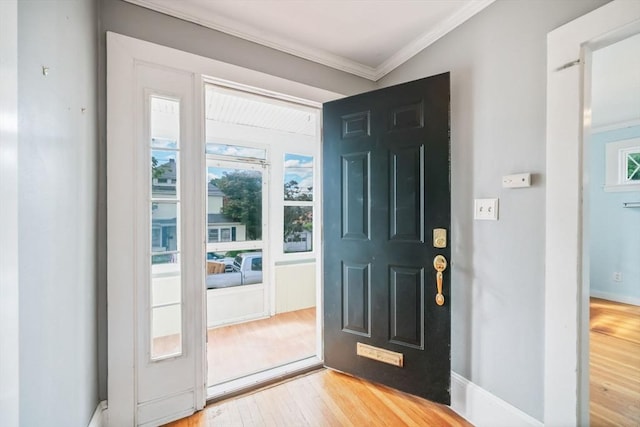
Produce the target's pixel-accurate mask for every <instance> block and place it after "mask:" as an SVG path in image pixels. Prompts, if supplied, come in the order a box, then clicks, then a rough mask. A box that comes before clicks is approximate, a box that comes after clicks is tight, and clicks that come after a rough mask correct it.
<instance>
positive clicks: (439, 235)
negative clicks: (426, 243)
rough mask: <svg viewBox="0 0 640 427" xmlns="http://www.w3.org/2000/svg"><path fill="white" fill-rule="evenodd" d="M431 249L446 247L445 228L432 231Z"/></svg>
mask: <svg viewBox="0 0 640 427" xmlns="http://www.w3.org/2000/svg"><path fill="white" fill-rule="evenodd" d="M433 247H434V248H446V247H447V229H446V228H434V229H433Z"/></svg>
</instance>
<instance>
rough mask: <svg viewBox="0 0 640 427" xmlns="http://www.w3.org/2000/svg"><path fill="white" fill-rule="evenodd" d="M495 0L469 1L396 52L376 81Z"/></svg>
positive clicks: (376, 76) (378, 70)
mask: <svg viewBox="0 0 640 427" xmlns="http://www.w3.org/2000/svg"><path fill="white" fill-rule="evenodd" d="M493 2H495V0H477V1H471V2H469V3H467V5H466V6H465V7H464V8H462V9H460V10H459V11H458V12H456V13H455V14H453V15H452V16H450V17H449V18H447V19H446V20H444V21H442V22H440V23H439V24H438V25H437V26H436V27H435V28H433V29H431V30H429V31H427V32H425V33H423V34H421V35H420V36H419V37H417V38H415V39H414V40H413V41H411V42H410V43H409V44H407V45H406V46H405V47H403V48H402V49H400V50H399V51H398V52H396V53H395V54H394V55H393V56H391V57H390V58H389V59H387V60H386V61H384V62H383V63H382V64H381V65H379V66H378V67H377V68H376V69H375V71H376V75H375V78H374V79H373V80H374V81H377V80H380V79H381V78H382V77H384V76H386V75H387V74H389V73H390V72H391V71H393V70H395V69H396V68H398V67H399V66H400V65H402V64H404V63H405V62H407V61H408V60H409V59H411V58H413V57H414V56H416V55H417V54H418V53H420V52H422V51H423V50H424V49H426V48H427V47H429V46H431V45H432V44H433V43H435V42H436V41H438V40H439V39H440V38H442V37H443V36H445V35H446V34H447V33H449V32H451V31H453V30H454V29H455V28H457V27H458V26H460V25H461V24H463V23H464V22H466V21H467V20H469V19H470V18H471V17H473V16H474V15H476V14H477V13H479V12H481V11H482V10H483V9H485V8H486V7H488V6H489V5H491V3H493Z"/></svg>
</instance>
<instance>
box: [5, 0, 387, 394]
mask: <svg viewBox="0 0 640 427" xmlns="http://www.w3.org/2000/svg"><path fill="white" fill-rule="evenodd" d="M0 1H1V0H0ZM106 31H113V32H115V33H119V34H124V35H127V36H130V37H135V38H137V39H140V40H146V41H149V42H153V43H157V44H161V45H164V46H169V47H173V48H176V49H180V50H182V51H185V52H190V53H194V54H197V55H201V56H205V57H208V58H213V59H216V60H219V61H223V62H227V63H229V64H234V65H239V66H241V67H245V68H249V69H252V70H256V71H261V72H263V73H267V74H270V75H273V76H278V77H282V78H286V79H289V80H293V81H297V82H301V83H304V84H307V85H310V86H314V87H318V88H322V89H326V90H331V91H335V92H337V93H344V94H347V95H350V94H356V93H361V92H366V91H368V90H373V89H375V87H376V85H375V83H374V82H371V81H369V80H366V79H363V78H360V77H357V76H353V75H351V74H347V73H344V72H342V71H338V70H335V69H333V68H329V67H325V66H323V65H319V64H316V63H313V62H310V61H307V60H304V59H301V58H298V57H295V56H292V55H289V54H286V53H283V52H280V51H277V50H274V49H271V48H267V47H264V46H261V45H258V44H255V43H251V42H248V41H245V40H241V39H239V38H236V37H233V36H229V35H227V34H224V33H221V32H218V31H214V30H211V29H209V28H206V27H202V26H200V25H197V24H193V23H190V22H186V21H183V20H180V19H177V18H173V17H170V16H166V15H163V14H161V13H157V12H154V11H151V10H149V9H145V8H142V7H139V6H135V5H132V4H130V3H127V2H124V1H121V0H100V45H99V51H100V53H99V67H98V68H99V71H98V72H99V76H100V77H99V93H100V103H99V109H100V112H99V117H100V118H99V126H100V130H99V135H100V145H99V147H100V148H99V149H100V153H99V159H100V160H99V163H98V177H97V178H98V193H99V196H98V225H99V228H98V330H99V340H98V357H99V367H100V368H99V370H100V387H99V390H100V398H101V399H106V398H107V376H106V375H107V305H106V295H107V279H106V277H107V274H106V235H107V234H106V233H107V231H106V179H107V177H106V142H105V140H106V130H105V123H106V114H105V110H106V95H105V93H106V86H105V84H106V77H105V73H106V65H105V64H106V35H105V32H106Z"/></svg>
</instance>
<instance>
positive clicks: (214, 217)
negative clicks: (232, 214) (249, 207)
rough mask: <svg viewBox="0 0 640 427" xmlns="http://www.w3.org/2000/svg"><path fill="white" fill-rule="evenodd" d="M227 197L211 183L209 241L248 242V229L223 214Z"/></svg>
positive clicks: (208, 202)
mask: <svg viewBox="0 0 640 427" xmlns="http://www.w3.org/2000/svg"><path fill="white" fill-rule="evenodd" d="M224 198H225V195H224V193H223V192H222V191H220V189H219V188H218V187H216V186H215V185H214V184H213V183H211V182H209V185H208V188H207V233H208V235H207V241H208V242H209V243H216V242H235V241H243V240H246V229H247V227H246V226H245V225H244V224H242V223H240V222H237V221H233V219H231V218H229V217H227V216H225V215H224V214H222V207H223V206H224Z"/></svg>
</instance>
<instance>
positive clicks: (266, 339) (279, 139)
mask: <svg viewBox="0 0 640 427" xmlns="http://www.w3.org/2000/svg"><path fill="white" fill-rule="evenodd" d="M204 93H205V96H204V101H205V106H204V108H205V110H204V115H205V140H206V155H205V157H206V160H205V162H206V165H205V168H204V169H205V171H204V177H203V179H204V180H205V186H204V188H205V189H206V190H205V192H206V195H204V197H206V202H205V206H206V212H205V213H203V214H204V215H205V217H206V236H205V239H206V240H205V241H206V245H205V254H203V256H204V257H205V258H206V274H205V285H206V288H207V289H206V306H207V314H206V317H207V319H206V325H207V362H208V363H207V365H208V369H207V372H208V373H207V386H208V393H207V394H208V398H210V399H215V398H217V397H221V396H227V395H228V394H229V393H234V392H238V391H240V390H243V389H245V388H247V387H255V386H256V385H257V384H260V383H263V382H266V381H271V380H273V379H274V378H280V377H282V376H283V375H288V374H293V373H296V372H299V371H301V370H306V369H310V368H312V367H316V366H319V365H320V364H321V362H322V357H321V355H322V351H321V350H322V348H321V337H320V334H319V333H318V331H319V330H320V328H319V325H320V319H319V316H318V315H317V313H320V311H317V310H316V306H317V305H318V302H319V301H320V297H319V295H320V286H319V283H320V282H319V280H318V277H319V271H320V270H319V257H320V244H319V242H320V233H319V230H318V227H314V224H319V223H320V219H319V216H320V214H321V213H320V206H319V200H320V197H319V194H320V193H319V191H320V190H319V182H320V178H319V170H320V168H319V155H318V154H319V152H320V108H319V107H320V106H319V105H315V104H313V103H308V102H304V101H300V100H296V102H292V101H291V100H285V99H282V98H281V97H278V95H276V94H271V93H264V92H262V93H255V92H253V91H250V90H247V89H246V88H242V89H240V88H238V87H233V86H231V87H230V86H229V85H228V84H227V83H221V82H219V81H210V80H208V81H206V82H205V85H204Z"/></svg>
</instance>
